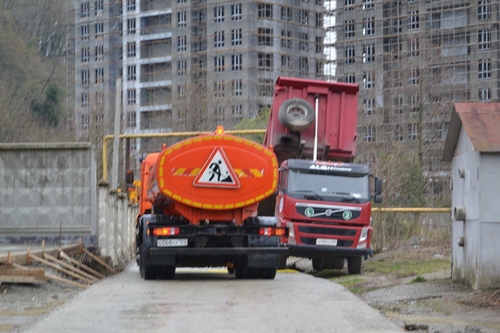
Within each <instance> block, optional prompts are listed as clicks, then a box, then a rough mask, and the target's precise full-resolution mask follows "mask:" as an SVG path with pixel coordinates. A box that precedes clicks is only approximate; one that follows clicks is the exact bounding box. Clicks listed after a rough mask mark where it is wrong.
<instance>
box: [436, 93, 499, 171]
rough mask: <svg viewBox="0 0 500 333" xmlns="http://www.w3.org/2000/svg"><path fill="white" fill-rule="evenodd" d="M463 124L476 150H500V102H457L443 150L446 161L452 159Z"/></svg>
mask: <svg viewBox="0 0 500 333" xmlns="http://www.w3.org/2000/svg"><path fill="white" fill-rule="evenodd" d="M462 125H463V126H464V129H465V131H466V132H467V135H468V136H469V138H470V140H471V143H472V146H473V147H474V150H476V151H479V152H500V103H455V108H454V111H453V113H452V115H451V121H450V126H449V129H448V136H447V138H446V143H445V148H444V152H443V160H444V161H451V159H452V157H453V154H454V151H455V147H456V144H457V140H458V135H459V133H460V129H461V127H462Z"/></svg>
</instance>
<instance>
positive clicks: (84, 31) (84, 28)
mask: <svg viewBox="0 0 500 333" xmlns="http://www.w3.org/2000/svg"><path fill="white" fill-rule="evenodd" d="M81 32H82V39H89V26H88V25H82V27H81Z"/></svg>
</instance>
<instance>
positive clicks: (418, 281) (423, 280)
mask: <svg viewBox="0 0 500 333" xmlns="http://www.w3.org/2000/svg"><path fill="white" fill-rule="evenodd" d="M425 281H427V279H426V278H424V277H422V276H417V277H416V278H414V279H413V280H411V283H420V282H425Z"/></svg>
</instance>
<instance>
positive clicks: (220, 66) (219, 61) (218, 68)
mask: <svg viewBox="0 0 500 333" xmlns="http://www.w3.org/2000/svg"><path fill="white" fill-rule="evenodd" d="M214 69H215V72H216V73H221V72H224V56H217V57H214Z"/></svg>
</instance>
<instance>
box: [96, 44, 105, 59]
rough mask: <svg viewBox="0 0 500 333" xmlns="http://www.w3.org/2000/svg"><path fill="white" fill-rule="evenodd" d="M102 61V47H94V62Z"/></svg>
mask: <svg viewBox="0 0 500 333" xmlns="http://www.w3.org/2000/svg"><path fill="white" fill-rule="evenodd" d="M103 59H104V46H102V45H101V46H96V47H95V61H101V60H103Z"/></svg>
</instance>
